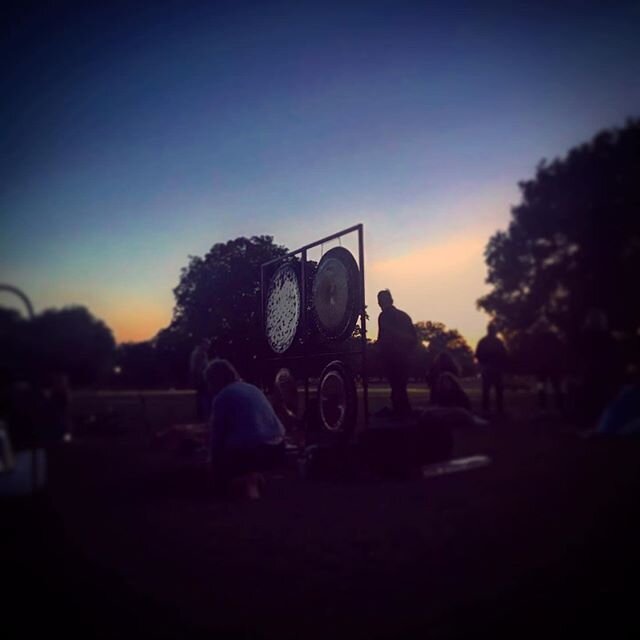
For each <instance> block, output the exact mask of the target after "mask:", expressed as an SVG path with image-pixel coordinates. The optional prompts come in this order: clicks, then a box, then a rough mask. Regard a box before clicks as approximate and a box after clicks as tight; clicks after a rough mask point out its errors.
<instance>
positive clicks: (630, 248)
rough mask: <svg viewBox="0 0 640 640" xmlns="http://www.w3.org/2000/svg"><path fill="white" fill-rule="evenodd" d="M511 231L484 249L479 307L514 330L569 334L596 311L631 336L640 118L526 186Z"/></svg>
mask: <svg viewBox="0 0 640 640" xmlns="http://www.w3.org/2000/svg"><path fill="white" fill-rule="evenodd" d="M519 186H520V190H521V193H522V202H521V203H520V204H519V205H517V206H515V207H513V208H512V211H511V216H512V220H511V223H510V225H509V228H508V230H507V231H499V232H497V233H496V234H495V235H494V236H492V238H491V239H490V240H489V243H488V245H487V247H486V250H485V258H486V263H487V266H488V270H489V272H488V277H487V282H488V283H489V284H491V285H492V286H493V290H492V291H491V292H490V293H489V294H487V295H486V296H484V297H482V298H480V299H479V300H478V306H479V307H480V308H482V309H484V310H486V311H487V312H489V313H490V314H491V315H493V316H494V317H495V318H496V320H497V321H498V322H499V324H500V326H501V328H502V329H503V330H505V331H506V332H507V334H509V333H512V334H513V333H517V332H520V331H523V330H527V329H529V328H530V327H532V326H533V325H534V324H535V322H536V321H538V320H540V319H543V320H544V321H548V322H549V323H550V325H551V327H552V328H553V329H554V330H556V331H558V332H559V334H560V336H562V337H564V338H568V339H569V341H571V340H572V339H573V338H575V336H577V335H578V333H579V328H580V326H581V324H582V322H583V320H584V318H585V316H586V314H587V312H588V310H589V309H590V308H600V309H602V310H604V311H605V312H606V314H607V316H608V319H609V322H610V326H611V328H612V329H613V330H615V331H618V332H619V333H620V334H623V335H626V336H628V337H631V336H632V335H633V334H635V332H636V331H637V329H638V326H639V325H640V296H638V295H637V288H638V274H639V273H640V211H639V209H638V207H639V205H640V120H630V121H628V123H627V124H626V126H625V127H624V128H621V129H613V130H611V131H604V132H601V133H599V134H598V135H597V136H595V138H593V140H592V141H591V142H589V143H587V144H584V145H581V146H579V147H577V148H574V149H572V150H571V151H570V152H569V153H568V155H567V156H566V158H564V159H562V160H554V161H553V162H552V163H550V164H547V163H546V162H545V161H544V160H543V161H542V162H541V163H540V164H539V166H538V168H537V173H536V176H535V178H534V179H533V180H528V181H525V182H521V183H520V185H519Z"/></svg>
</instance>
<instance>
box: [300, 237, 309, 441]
mask: <svg viewBox="0 0 640 640" xmlns="http://www.w3.org/2000/svg"><path fill="white" fill-rule="evenodd" d="M301 260H302V264H301V265H300V274H301V275H300V277H301V279H302V282H301V284H300V288H301V289H302V305H301V307H302V308H301V311H302V353H303V355H304V356H306V355H307V349H308V340H307V337H308V336H307V250H306V249H302V255H301ZM302 362H303V364H302V367H303V370H304V415H305V417H306V416H308V415H309V371H308V369H307V362H306V357H305V358H303V361H302ZM304 429H305V434H304V435H305V440H306V436H307V434H306V431H307V420H306V419H305V421H304Z"/></svg>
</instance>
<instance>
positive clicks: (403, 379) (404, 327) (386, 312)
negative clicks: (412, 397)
mask: <svg viewBox="0 0 640 640" xmlns="http://www.w3.org/2000/svg"><path fill="white" fill-rule="evenodd" d="M378 304H379V305H380V309H382V311H381V312H380V315H379V316H378V343H377V344H378V348H379V350H380V357H381V360H382V366H383V369H384V372H385V375H386V376H387V380H388V381H389V385H390V386H391V406H392V410H393V413H394V414H395V415H397V416H407V415H409V414H410V413H411V404H410V403H409V396H408V394H407V384H408V383H409V372H410V368H411V357H412V355H413V353H414V351H415V349H416V347H417V345H418V336H417V334H416V329H415V327H414V326H413V322H412V321H411V318H410V317H409V315H408V314H406V313H405V312H404V311H400V309H396V307H394V306H393V297H392V296H391V292H390V291H389V289H384V290H383V291H380V292H379V293H378Z"/></svg>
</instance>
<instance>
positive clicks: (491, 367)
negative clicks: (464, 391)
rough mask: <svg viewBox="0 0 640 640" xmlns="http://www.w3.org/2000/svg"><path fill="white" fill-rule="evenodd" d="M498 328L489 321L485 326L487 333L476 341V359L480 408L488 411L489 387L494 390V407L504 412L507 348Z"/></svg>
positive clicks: (499, 411)
mask: <svg viewBox="0 0 640 640" xmlns="http://www.w3.org/2000/svg"><path fill="white" fill-rule="evenodd" d="M497 334H498V329H497V327H496V325H495V324H494V323H493V322H491V323H489V325H488V326H487V335H486V336H485V337H484V338H482V339H481V340H480V342H478V346H477V347H476V359H477V360H478V363H479V364H480V374H481V376H482V409H483V411H484V412H485V413H488V412H489V410H490V407H491V389H492V388H495V391H496V407H497V410H498V413H500V414H502V413H503V412H504V407H503V402H502V396H503V389H504V385H503V380H502V375H503V373H504V370H505V368H506V366H507V350H506V348H505V346H504V344H503V342H502V340H500V338H498V335H497Z"/></svg>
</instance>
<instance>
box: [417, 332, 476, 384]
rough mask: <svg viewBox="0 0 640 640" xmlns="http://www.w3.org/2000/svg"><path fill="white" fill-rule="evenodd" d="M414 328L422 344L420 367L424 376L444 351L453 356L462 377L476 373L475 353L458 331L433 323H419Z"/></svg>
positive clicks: (419, 356)
mask: <svg viewBox="0 0 640 640" xmlns="http://www.w3.org/2000/svg"><path fill="white" fill-rule="evenodd" d="M414 326H415V328H416V333H417V334H418V339H419V340H420V342H421V343H422V347H421V349H420V353H419V355H418V359H419V363H418V366H419V367H420V369H421V370H422V371H423V375H424V372H426V371H427V370H428V369H429V368H430V367H431V364H432V363H433V360H434V359H435V357H436V356H437V355H438V354H439V353H440V352H442V351H448V352H449V353H450V354H451V355H452V356H453V358H454V360H455V361H456V363H457V364H458V366H459V367H460V373H461V375H462V376H470V375H473V374H474V373H475V372H476V366H475V361H474V359H473V351H472V349H471V347H470V346H469V345H468V344H467V341H466V340H465V339H464V337H463V336H462V335H461V334H460V332H459V331H458V330H457V329H447V327H446V325H444V324H443V323H442V322H431V321H427V322H417V323H416V324H415V325H414Z"/></svg>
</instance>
